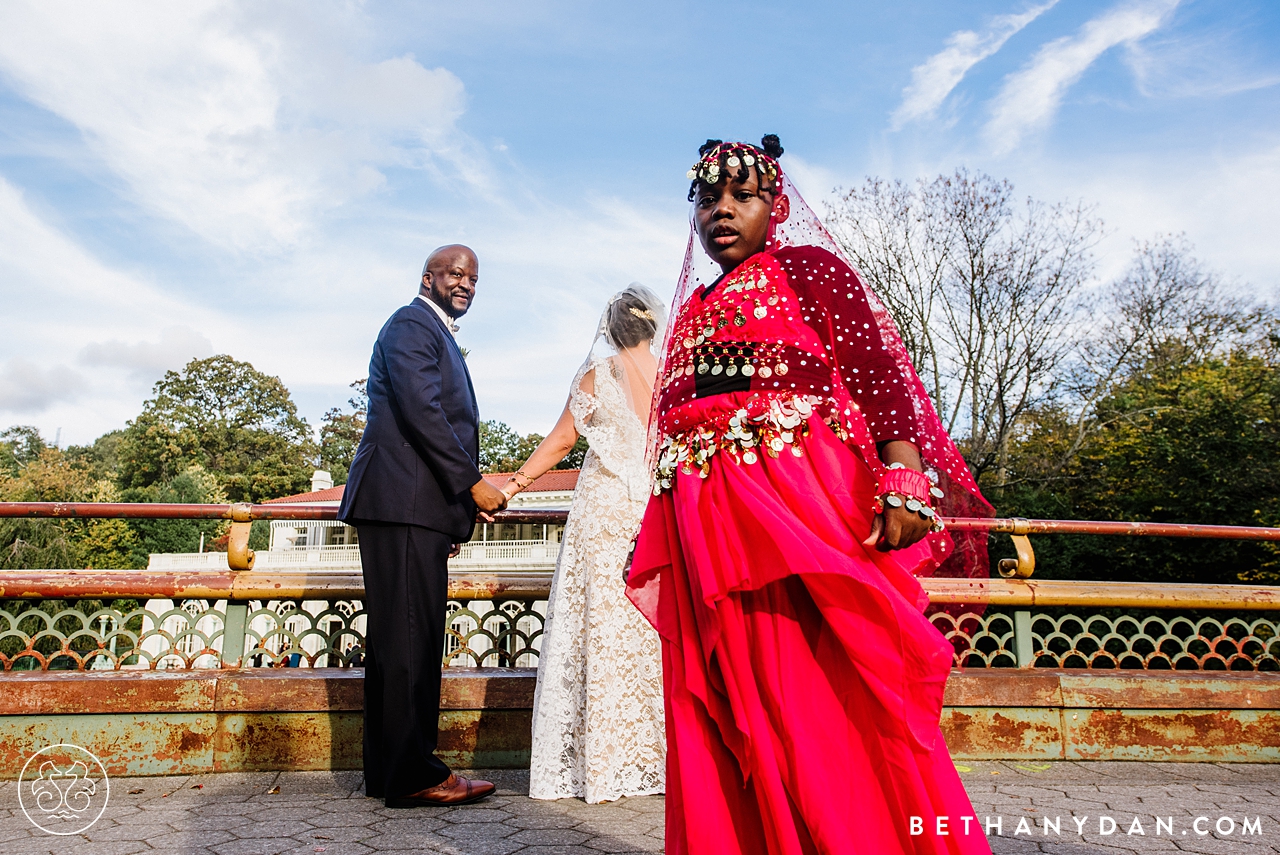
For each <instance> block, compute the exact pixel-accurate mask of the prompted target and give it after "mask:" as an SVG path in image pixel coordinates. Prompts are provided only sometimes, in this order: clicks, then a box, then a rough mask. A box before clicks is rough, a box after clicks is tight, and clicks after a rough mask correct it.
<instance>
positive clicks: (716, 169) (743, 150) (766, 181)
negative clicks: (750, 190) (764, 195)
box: [685, 142, 780, 199]
mask: <svg viewBox="0 0 1280 855" xmlns="http://www.w3.org/2000/svg"><path fill="white" fill-rule="evenodd" d="M721 160H723V161H724V168H725V169H730V170H738V175H737V176H736V177H737V178H738V179H739V180H743V179H745V178H746V172H745V170H747V169H750V168H751V167H753V166H754V167H755V169H756V172H757V173H758V174H759V175H760V186H761V187H765V186H768V187H770V188H772V189H773V190H774V192H777V190H778V175H779V174H780V173H779V170H778V162H777V161H776V160H774V159H773V158H772V157H770V156H769V155H767V154H765V153H764V152H762V151H760V150H759V149H758V148H756V147H755V146H753V145H748V144H747V143H739V142H733V143H720V144H719V145H717V146H716V147H715V148H713V149H711V150H710V151H708V152H707V153H706V154H704V155H703V156H702V157H701V158H700V159H699V160H698V162H697V163H695V164H694V165H693V166H691V167H689V171H688V172H686V173H685V177H686V178H688V179H689V180H690V181H693V182H695V183H696V182H702V183H703V184H712V185H714V184H718V183H719V182H720V176H721V171H722V170H721V167H720V162H721ZM690 198H691V199H692V198H693V196H692V191H691V192H690Z"/></svg>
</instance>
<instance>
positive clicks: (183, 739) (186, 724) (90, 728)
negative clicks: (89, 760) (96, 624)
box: [0, 713, 217, 778]
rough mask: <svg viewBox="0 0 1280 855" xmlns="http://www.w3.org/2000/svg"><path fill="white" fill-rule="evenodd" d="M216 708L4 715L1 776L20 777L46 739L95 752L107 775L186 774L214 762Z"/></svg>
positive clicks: (1, 722) (47, 742)
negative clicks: (154, 712)
mask: <svg viewBox="0 0 1280 855" xmlns="http://www.w3.org/2000/svg"><path fill="white" fill-rule="evenodd" d="M216 729H217V722H216V717H215V715H214V714H213V713H165V714H163V715H152V714H147V713H138V714H128V713H121V714H115V715H40V716H25V715H23V716H0V777H4V778H16V777H18V775H19V774H20V773H21V771H22V766H23V764H24V763H26V761H27V758H28V757H30V756H31V755H32V754H34V753H35V752H36V751H38V750H40V749H41V748H43V747H44V746H46V745H50V744H53V743H57V742H70V743H72V744H75V745H79V746H82V747H84V748H86V749H88V750H89V751H91V752H92V753H93V754H95V755H96V756H97V757H98V758H99V759H100V760H101V761H102V763H103V765H104V766H106V768H107V774H108V775H182V774H192V773H195V772H207V771H209V770H211V769H212V766H213V742H214V733H215V731H216Z"/></svg>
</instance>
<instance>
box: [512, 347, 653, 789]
mask: <svg viewBox="0 0 1280 855" xmlns="http://www.w3.org/2000/svg"><path fill="white" fill-rule="evenodd" d="M615 359H616V358H615ZM615 359H610V358H604V357H601V358H593V359H590V360H588V361H587V363H586V364H584V365H583V366H582V368H581V370H579V371H578V374H577V376H576V377H574V380H573V386H572V387H571V392H570V398H569V411H570V413H571V414H572V415H573V420H574V425H575V426H576V427H577V429H578V432H579V433H580V434H582V435H583V436H585V437H586V438H587V442H588V444H589V445H590V450H589V451H588V452H587V456H586V459H585V460H584V462H583V464H582V472H581V474H580V475H579V476H578V486H577V489H576V490H574V493H573V504H572V506H571V507H570V510H569V519H568V522H567V523H566V525H565V530H564V539H563V542H562V544H561V547H560V558H559V560H558V561H557V563H556V571H555V576H554V577H553V579H552V582H551V596H550V598H549V600H548V603H547V617H546V621H545V624H544V629H543V635H542V647H541V651H540V655H539V657H538V686H537V690H536V692H535V694H534V701H533V752H532V759H531V764H530V774H529V795H530V796H532V797H533V798H535V799H561V798H571V797H576V798H582V799H585V800H586V801H587V802H588V803H591V804H594V803H598V802H604V801H612V800H614V799H617V798H620V797H622V796H640V795H652V794H654V793H661V792H662V791H663V785H664V780H665V772H666V736H665V733H664V729H663V707H662V653H661V648H660V646H659V643H658V635H657V633H656V632H655V631H654V630H653V627H651V626H650V625H649V622H648V621H646V620H645V619H644V617H643V616H642V615H641V614H640V612H639V611H638V610H637V609H636V608H635V606H633V605H632V604H631V602H630V601H629V600H628V599H627V598H626V595H625V585H624V582H623V578H622V568H623V565H624V564H625V563H626V558H627V552H628V551H629V549H630V546H631V539H632V537H633V536H634V535H635V533H636V531H637V530H639V527H640V520H641V518H642V517H643V516H644V509H645V505H646V503H647V501H648V498H649V489H650V488H649V475H648V470H647V468H646V467H645V464H644V448H645V428H644V426H643V425H642V424H641V421H640V419H639V418H638V417H637V416H636V414H635V413H634V412H633V411H632V409H631V407H629V406H628V405H627V395H626V391H625V390H624V388H623V384H624V383H625V379H626V378H625V374H624V373H623V368H622V367H621V366H620V365H619V364H618V363H617V362H616V361H615ZM588 372H590V373H591V374H592V375H593V380H594V390H593V393H589V392H587V391H584V390H583V389H582V385H583V377H584V376H586V375H587V374H588Z"/></svg>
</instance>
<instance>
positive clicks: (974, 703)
mask: <svg viewBox="0 0 1280 855" xmlns="http://www.w3.org/2000/svg"><path fill="white" fill-rule="evenodd" d="M943 703H944V704H946V705H947V706H949V707H1060V706H1062V689H1061V686H1060V685H1059V681H1058V673H1057V672H1054V671H1023V670H1017V669H1013V668H991V669H978V668H971V669H967V670H957V671H952V672H951V676H950V677H949V678H948V679H947V688H946V693H945V694H944V695H943Z"/></svg>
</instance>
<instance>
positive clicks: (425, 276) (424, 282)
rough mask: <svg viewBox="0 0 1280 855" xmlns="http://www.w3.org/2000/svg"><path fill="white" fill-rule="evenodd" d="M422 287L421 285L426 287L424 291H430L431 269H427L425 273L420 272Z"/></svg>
mask: <svg viewBox="0 0 1280 855" xmlns="http://www.w3.org/2000/svg"><path fill="white" fill-rule="evenodd" d="M422 287H423V288H424V289H426V291H427V292H428V293H430V291H431V271H427V272H426V273H424V274H422Z"/></svg>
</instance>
